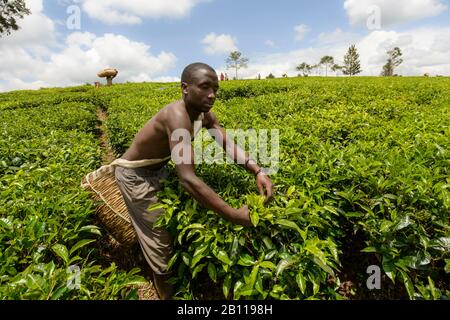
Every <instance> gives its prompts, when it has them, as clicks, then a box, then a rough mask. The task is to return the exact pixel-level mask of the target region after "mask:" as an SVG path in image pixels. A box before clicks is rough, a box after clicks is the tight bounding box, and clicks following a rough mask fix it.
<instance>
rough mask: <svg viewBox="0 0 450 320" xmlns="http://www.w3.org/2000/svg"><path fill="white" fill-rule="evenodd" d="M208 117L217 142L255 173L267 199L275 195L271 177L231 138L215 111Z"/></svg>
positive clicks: (261, 190)
mask: <svg viewBox="0 0 450 320" xmlns="http://www.w3.org/2000/svg"><path fill="white" fill-rule="evenodd" d="M206 117H207V119H206V122H207V123H206V128H207V129H214V130H215V139H216V142H217V143H218V144H219V145H220V146H221V147H222V148H223V150H224V151H225V152H226V153H227V154H228V155H229V156H230V158H231V159H232V160H233V161H234V162H235V163H237V164H240V165H242V166H243V167H244V168H245V169H246V170H248V171H249V172H251V173H253V174H254V175H255V177H256V185H257V187H258V190H259V193H260V194H261V195H265V196H266V199H267V200H268V199H270V198H271V197H272V195H273V186H272V182H271V181H270V179H269V177H267V176H266V175H265V174H264V173H263V172H262V170H261V168H260V167H259V166H258V164H257V163H256V161H255V160H253V159H251V158H250V156H249V155H248V154H247V153H245V152H244V151H243V150H242V149H241V148H240V147H239V146H238V145H237V144H235V143H234V141H233V139H230V137H229V136H228V135H227V134H226V132H225V130H224V129H223V128H222V127H221V126H220V124H219V121H218V120H217V117H216V116H215V115H214V113H212V112H209V113H208V114H207V115H206Z"/></svg>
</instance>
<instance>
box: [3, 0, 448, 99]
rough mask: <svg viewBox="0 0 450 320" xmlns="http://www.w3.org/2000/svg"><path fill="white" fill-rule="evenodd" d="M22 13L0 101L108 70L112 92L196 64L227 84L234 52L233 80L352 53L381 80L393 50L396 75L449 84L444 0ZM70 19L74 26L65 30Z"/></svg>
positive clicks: (83, 6)
mask: <svg viewBox="0 0 450 320" xmlns="http://www.w3.org/2000/svg"><path fill="white" fill-rule="evenodd" d="M26 3H27V6H28V7H30V8H31V9H32V12H33V13H32V15H31V16H27V17H26V18H25V19H24V20H23V21H21V26H22V29H21V30H20V31H18V32H15V33H13V34H12V35H11V36H6V37H2V38H0V56H1V57H2V59H0V91H8V90H14V89H28V88H30V89H35V88H39V87H46V86H50V87H52V86H66V85H76V84H83V83H86V82H91V83H92V82H93V81H97V80H98V79H97V78H96V73H97V72H98V71H100V70H101V69H103V68H106V67H116V68H118V69H119V77H118V78H117V79H116V80H117V82H125V81H134V82H141V81H177V80H178V78H179V75H180V74H181V71H182V70H183V68H184V66H186V65H187V64H189V63H191V62H195V61H202V62H206V63H209V64H211V65H212V66H213V67H214V68H216V70H217V71H218V72H229V73H230V74H231V73H232V72H231V71H229V70H227V69H226V65H225V58H226V57H227V55H228V53H229V52H230V51H232V50H235V49H237V50H239V51H241V52H242V53H243V54H244V56H246V57H247V58H249V59H250V62H249V65H248V68H246V69H243V70H241V71H240V74H239V77H242V78H254V77H256V75H257V74H258V73H260V74H261V75H262V76H263V77H264V76H266V75H267V74H269V73H273V74H275V75H276V76H281V75H282V74H284V73H287V74H288V75H290V76H295V75H296V74H297V71H296V70H295V66H296V65H298V64H300V63H301V62H303V61H305V62H308V63H310V64H315V63H317V62H318V60H320V58H321V57H322V56H323V55H332V56H334V57H335V60H336V61H337V62H338V63H341V61H342V60H343V55H344V54H345V52H346V50H347V48H348V46H349V45H350V44H352V43H355V44H356V46H357V48H358V50H359V53H360V56H361V63H362V66H363V73H362V75H369V76H370V75H372V76H376V75H378V74H379V72H380V69H381V67H382V65H383V64H384V63H383V62H384V60H385V53H386V51H387V50H388V49H389V48H391V47H393V46H399V47H400V48H401V49H403V53H404V60H405V62H404V63H403V65H402V66H401V67H400V68H399V69H398V72H399V73H401V74H403V75H422V74H423V73H430V74H438V73H440V74H445V75H450V23H449V21H450V12H449V9H448V7H449V3H448V0H416V1H414V2H412V1H408V0H397V1H391V0H326V1H305V0H300V1H299V0H297V1H294V0H280V1H272V0H261V1H256V0H241V1H238V0H128V1H119V0H52V1H50V0H45V1H44V0H26ZM68 10H69V11H70V12H69V13H68ZM74 10H75V11H74ZM78 13H79V15H78ZM74 14H75V15H74ZM74 17H75V18H79V21H80V24H79V25H74V24H71V25H70V24H68V21H71V22H74V21H76V19H75V20H74ZM368 23H369V24H370V25H368ZM62 70H65V71H66V73H67V74H66V75H64V76H62V75H61V74H62V73H63V72H61V71H62ZM316 73H317V75H324V74H323V73H324V71H323V70H317V71H316Z"/></svg>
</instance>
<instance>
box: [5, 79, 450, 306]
mask: <svg viewBox="0 0 450 320" xmlns="http://www.w3.org/2000/svg"><path fill="white" fill-rule="evenodd" d="M448 89H449V84H448V79H447V78H433V79H431V78H403V79H397V78H376V79H374V78H372V79H371V78H363V77H359V78H357V79H351V78H339V79H336V78H334V79H328V78H298V79H273V80H270V81H266V80H262V81H249V80H247V81H229V82H224V83H221V88H220V92H219V99H218V100H217V102H216V106H215V107H214V112H215V113H216V114H217V116H218V118H219V119H220V121H221V124H222V125H223V126H224V127H225V128H240V129H250V128H253V129H278V130H280V146H281V149H280V152H281V154H280V165H279V171H278V173H277V174H276V175H274V176H272V177H271V179H272V181H273V182H274V184H275V186H276V192H275V196H274V199H273V200H272V201H271V202H269V203H264V201H263V199H261V198H260V197H259V196H257V195H256V194H257V188H256V185H255V181H254V177H253V176H251V175H249V174H248V173H246V172H245V171H244V170H242V169H241V168H240V167H238V166H235V165H229V164H225V165H206V164H201V165H198V166H197V168H196V171H197V174H198V176H199V177H201V178H202V179H203V180H204V181H205V182H206V183H207V184H208V185H209V186H211V187H212V188H213V189H214V190H216V192H217V193H218V194H219V195H220V196H221V197H222V198H223V199H224V200H225V201H227V202H228V203H229V204H230V205H232V206H233V207H235V208H238V207H240V206H242V205H244V204H248V205H249V208H250V212H251V220H252V224H253V225H254V227H252V228H245V227H241V226H236V225H233V224H232V223H230V222H228V221H226V220H224V219H222V218H221V217H220V216H218V215H217V214H216V213H214V212H211V211H209V210H207V209H205V208H203V207H202V206H201V205H199V204H198V203H197V202H196V201H195V200H193V199H192V197H191V196H189V195H188V194H187V193H186V192H185V191H184V190H183V189H182V188H181V186H180V185H179V183H178V179H177V177H176V174H175V170H174V168H173V166H171V167H170V177H169V179H168V180H167V181H166V182H165V183H164V189H163V190H162V191H161V192H160V194H159V197H160V199H161V204H160V206H161V207H163V208H164V209H165V214H164V215H163V216H162V217H161V219H160V220H159V221H158V225H159V226H165V227H167V228H168V229H169V231H170V232H171V233H172V234H173V237H174V249H175V251H174V255H173V257H172V259H171V262H170V267H171V269H172V270H173V271H174V272H175V273H174V278H173V279H172V281H173V282H174V283H175V284H176V287H177V294H176V297H177V298H179V299H208V298H227V299H342V298H344V297H343V296H341V294H340V293H339V286H340V284H341V279H340V276H341V272H342V271H343V270H342V264H341V263H342V262H343V261H342V259H343V258H345V255H344V254H345V252H344V251H345V250H348V249H346V247H345V246H344V245H343V244H344V242H345V241H346V240H347V241H348V240H349V239H353V237H355V234H357V235H359V236H360V237H361V238H362V239H363V241H364V244H365V249H364V250H363V252H361V257H367V258H368V259H363V260H371V261H378V265H379V266H380V268H381V269H382V270H383V272H384V274H385V275H386V276H387V277H388V278H389V279H390V280H389V281H392V282H394V283H395V284H399V285H402V286H404V288H405V292H406V293H407V294H408V295H409V297H410V298H411V299H445V298H448V297H449V294H450V293H449V290H448V288H449V282H448V273H449V270H450V262H449V261H450V256H449V239H450V228H449V221H448V211H449V206H450V195H449V185H450V180H449V176H450V174H449V171H448V170H449V167H450V166H449V163H450V154H449V141H450V139H449V138H448V137H449V136H450V132H449V119H450V117H449V116H450V114H449V112H450V108H449V106H450V99H449V96H448V94H447V92H448ZM53 90H54V91H52V90H40V91H37V92H14V93H7V94H1V95H0V115H1V117H2V119H5V120H4V121H3V122H2V127H0V133H1V135H0V156H1V159H0V172H1V173H2V177H1V178H0V193H1V195H2V196H1V198H0V261H1V263H0V297H1V298H2V299H22V298H32V299H51V298H54V299H117V298H123V299H126V298H130V299H131V298H134V297H135V293H133V290H132V289H130V288H129V287H130V286H129V284H134V283H139V282H140V281H141V280H142V279H140V278H139V277H137V275H136V272H137V271H136V270H132V271H130V272H128V273H126V272H124V271H121V270H119V269H118V268H117V267H116V266H115V265H111V266H110V268H107V269H105V268H104V267H100V266H98V265H96V262H95V257H96V251H95V247H94V246H93V244H94V243H93V242H91V241H92V240H95V239H97V237H98V233H99V232H100V231H101V232H103V230H102V229H101V228H100V229H99V228H98V227H95V226H92V224H93V223H92V220H91V216H92V213H93V207H94V204H93V203H92V202H91V201H89V199H88V195H87V194H85V193H84V192H81V190H80V189H79V180H80V178H81V176H82V175H83V174H85V173H87V172H89V171H90V170H92V169H94V168H96V167H97V166H98V165H99V164H100V163H99V162H100V150H99V147H98V143H97V141H96V138H95V136H94V131H93V126H94V124H95V110H96V108H99V107H101V108H103V109H105V110H107V112H108V116H109V117H108V120H107V127H108V128H107V129H108V133H109V137H110V141H109V143H110V144H111V145H112V146H113V147H114V150H115V152H116V153H117V154H121V153H122V152H123V151H124V150H125V149H126V148H127V147H128V146H129V144H130V142H131V141H132V139H133V137H134V135H135V133H136V132H137V131H138V130H139V129H140V128H141V127H142V125H144V124H145V123H146V122H147V121H148V120H149V119H150V118H151V116H152V115H153V114H155V113H156V112H157V111H158V110H159V109H160V108H161V107H163V106H164V105H165V104H167V103H169V102H170V101H173V100H175V99H179V97H180V89H179V86H178V85H175V84H125V85H116V86H114V87H111V88H102V89H101V90H92V89H90V88H84V87H83V89H81V87H80V88H74V89H64V90H63V89H53ZM71 90H80V91H71ZM77 97H78V98H79V99H80V100H79V101H77V100H76V99H77ZM61 99H62V100H61ZM52 111H54V112H52ZM13 124H14V125H13ZM16 124H20V125H16ZM18 128H20V129H18ZM205 143H210V142H205ZM71 264H77V265H78V266H80V269H81V274H82V276H81V277H82V282H81V283H82V288H83V289H82V290H71V291H68V290H66V289H64V287H65V286H64V282H65V281H66V280H67V272H66V269H67V265H71ZM366 267H367V266H366ZM361 276H362V277H364V276H367V275H365V274H364V275H361ZM330 280H333V281H330ZM363 285H364V284H363ZM384 285H386V284H385V283H382V288H383V286H384Z"/></svg>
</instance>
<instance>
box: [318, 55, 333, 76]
mask: <svg viewBox="0 0 450 320" xmlns="http://www.w3.org/2000/svg"><path fill="white" fill-rule="evenodd" d="M320 64H321V65H324V66H325V76H327V77H328V67H332V66H333V65H334V58H333V57H332V56H324V57H322V59H320Z"/></svg>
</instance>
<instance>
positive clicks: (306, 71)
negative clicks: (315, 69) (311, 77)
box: [295, 62, 312, 77]
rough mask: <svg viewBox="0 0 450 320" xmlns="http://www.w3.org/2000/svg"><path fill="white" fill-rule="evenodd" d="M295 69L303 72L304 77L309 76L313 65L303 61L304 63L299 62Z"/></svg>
mask: <svg viewBox="0 0 450 320" xmlns="http://www.w3.org/2000/svg"><path fill="white" fill-rule="evenodd" d="M295 69H296V70H297V71H300V72H302V73H303V76H304V77H307V76H308V74H310V73H311V70H312V67H311V66H310V65H309V64H307V63H306V62H303V63H301V64H299V65H298V66H297V68H295Z"/></svg>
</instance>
